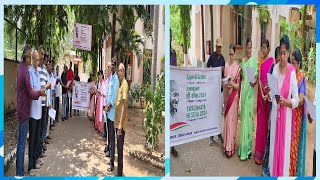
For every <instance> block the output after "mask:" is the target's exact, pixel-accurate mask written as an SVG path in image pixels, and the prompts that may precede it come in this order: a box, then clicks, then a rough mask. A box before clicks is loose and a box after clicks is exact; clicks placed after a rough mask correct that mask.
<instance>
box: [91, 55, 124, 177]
mask: <svg viewBox="0 0 320 180" xmlns="http://www.w3.org/2000/svg"><path fill="white" fill-rule="evenodd" d="M116 68H117V61H116V59H112V61H111V62H108V63H107V69H106V70H105V74H104V73H103V71H102V70H100V71H99V72H98V80H97V82H96V81H95V79H94V75H93V74H90V78H89V79H88V82H89V83H90V109H89V111H88V117H89V119H90V120H92V121H93V122H94V128H95V129H96V130H97V131H98V132H99V133H102V134H103V137H104V138H105V140H106V144H105V145H106V146H105V150H104V152H105V153H106V157H109V158H110V159H109V161H108V165H109V167H108V169H107V171H108V172H112V171H113V170H114V157H115V141H116V140H117V152H118V170H117V176H122V175H123V146H124V138H125V133H126V124H127V109H128V95H129V86H128V83H127V81H126V79H125V66H124V65H123V64H122V63H120V64H119V68H118V73H117V72H116Z"/></svg>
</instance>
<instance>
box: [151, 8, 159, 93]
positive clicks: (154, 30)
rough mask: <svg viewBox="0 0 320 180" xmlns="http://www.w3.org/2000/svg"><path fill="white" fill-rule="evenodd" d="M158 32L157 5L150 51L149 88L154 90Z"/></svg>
mask: <svg viewBox="0 0 320 180" xmlns="http://www.w3.org/2000/svg"><path fill="white" fill-rule="evenodd" d="M158 31H159V5H155V6H154V19H153V50H152V64H151V65H152V69H151V88H152V91H155V89H156V81H157V80H156V74H157V56H158V53H157V52H158Z"/></svg>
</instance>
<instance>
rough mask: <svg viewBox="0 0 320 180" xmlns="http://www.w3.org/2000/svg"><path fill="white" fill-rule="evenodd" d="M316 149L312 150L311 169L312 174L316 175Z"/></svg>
mask: <svg viewBox="0 0 320 180" xmlns="http://www.w3.org/2000/svg"><path fill="white" fill-rule="evenodd" d="M316 161H317V159H316V150H313V170H312V176H314V177H316V171H317V170H316Z"/></svg>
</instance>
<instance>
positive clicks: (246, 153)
mask: <svg viewBox="0 0 320 180" xmlns="http://www.w3.org/2000/svg"><path fill="white" fill-rule="evenodd" d="M251 51H252V41H251V39H250V38H248V39H247V41H246V57H244V58H243V59H242V63H241V69H242V84H241V132H240V145H239V151H238V155H239V157H240V160H247V159H250V158H251V155H252V133H253V125H254V122H253V117H254V86H255V84H256V83H257V73H258V71H257V70H258V63H257V60H256V59H254V58H253V57H252V56H251ZM248 67H250V68H252V69H253V71H254V76H255V77H254V78H255V82H250V81H249V77H248V73H247V68H248Z"/></svg>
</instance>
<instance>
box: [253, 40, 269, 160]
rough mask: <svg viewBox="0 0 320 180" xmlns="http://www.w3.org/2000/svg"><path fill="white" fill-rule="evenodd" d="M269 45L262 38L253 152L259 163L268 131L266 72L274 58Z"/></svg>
mask: <svg viewBox="0 0 320 180" xmlns="http://www.w3.org/2000/svg"><path fill="white" fill-rule="evenodd" d="M269 52H270V47H269V41H268V40H267V39H264V40H263V42H262V53H263V59H264V61H263V62H262V64H261V66H260V71H259V86H258V100H257V110H258V112H257V129H256V146H255V153H254V161H255V162H256V164H258V165H261V164H262V161H263V155H264V152H265V149H266V140H267V133H268V123H269V116H270V108H271V107H270V103H269V101H268V93H269V92H268V91H266V85H267V74H268V73H270V71H271V69H272V67H273V63H274V60H273V58H272V57H269Z"/></svg>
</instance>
